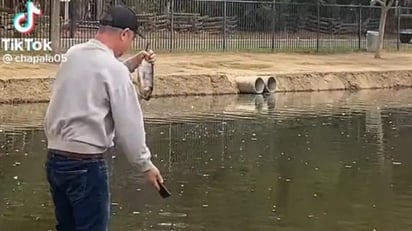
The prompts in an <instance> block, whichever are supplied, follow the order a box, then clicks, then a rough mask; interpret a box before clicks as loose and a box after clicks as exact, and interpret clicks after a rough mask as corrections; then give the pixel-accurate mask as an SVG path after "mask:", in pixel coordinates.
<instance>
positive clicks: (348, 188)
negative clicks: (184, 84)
mask: <svg viewBox="0 0 412 231" xmlns="http://www.w3.org/2000/svg"><path fill="white" fill-rule="evenodd" d="M411 93H412V91H410V90H402V91H362V92H359V93H353V94H349V93H347V92H333V93H296V94H276V95H269V96H267V95H265V96H223V97H190V98H171V99H155V100H151V101H150V102H149V103H146V104H145V105H144V110H145V114H146V118H147V133H148V142H149V146H150V147H151V149H152V152H153V154H154V156H155V162H156V163H157V164H158V165H159V167H160V168H161V170H162V171H163V172H164V174H165V177H166V179H167V185H168V187H169V188H170V189H171V191H172V192H173V197H172V198H170V199H168V200H162V199H160V197H159V196H158V195H157V194H156V193H154V192H153V191H152V190H151V189H149V188H147V187H146V186H145V185H144V184H142V183H141V181H140V180H139V177H138V175H137V174H136V173H135V171H133V169H131V168H130V166H129V164H128V162H127V160H126V159H125V158H123V156H122V155H118V156H116V157H117V158H115V159H113V161H112V163H111V164H112V188H113V189H112V192H113V222H112V230H144V229H146V230H223V231H225V230H280V231H283V230H285V231H286V230H287V231H289V230H305V231H307V230H309V231H310V230H313V231H315V230H316V231H319V230H325V231H326V230H327V231H329V230H348V231H349V230H351V231H352V230H373V229H376V230H411V229H412V219H411V218H412V215H411V214H412V201H411V199H412V178H411V177H410V166H411V164H412V157H411V155H410V152H409V149H408V148H409V145H408V142H410V140H411V138H412V126H411V125H412V119H411V113H412V106H411V103H412V94H411ZM45 107H46V105H44V104H43V105H37V104H36V105H19V106H9V105H1V106H0V120H1V123H0V124H1V125H0V130H1V132H0V144H1V149H0V184H1V185H2V187H0V203H1V206H0V230H49V229H52V228H53V227H52V226H53V214H52V204H51V201H50V199H49V198H50V197H49V194H48V190H47V184H46V181H45V178H44V173H43V171H42V165H43V160H44V157H45V143H44V134H43V133H42V131H41V124H42V117H43V114H44V110H45Z"/></svg>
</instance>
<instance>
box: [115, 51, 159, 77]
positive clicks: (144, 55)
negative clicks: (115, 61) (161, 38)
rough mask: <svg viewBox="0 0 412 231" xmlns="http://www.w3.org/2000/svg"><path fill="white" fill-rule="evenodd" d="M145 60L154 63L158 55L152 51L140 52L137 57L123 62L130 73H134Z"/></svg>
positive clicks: (134, 56)
mask: <svg viewBox="0 0 412 231" xmlns="http://www.w3.org/2000/svg"><path fill="white" fill-rule="evenodd" d="M143 60H146V61H147V62H149V63H154V62H155V60H156V55H155V53H154V52H153V51H152V50H149V51H140V52H139V53H137V54H136V55H133V56H132V57H130V58H128V59H126V60H125V61H123V64H124V65H126V67H127V68H128V69H129V72H130V73H133V72H134V71H135V70H136V68H137V67H138V66H140V64H142V62H143Z"/></svg>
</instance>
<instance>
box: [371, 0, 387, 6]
mask: <svg viewBox="0 0 412 231" xmlns="http://www.w3.org/2000/svg"><path fill="white" fill-rule="evenodd" d="M373 2H374V3H375V2H377V3H379V5H381V6H385V2H384V1H382V0H373Z"/></svg>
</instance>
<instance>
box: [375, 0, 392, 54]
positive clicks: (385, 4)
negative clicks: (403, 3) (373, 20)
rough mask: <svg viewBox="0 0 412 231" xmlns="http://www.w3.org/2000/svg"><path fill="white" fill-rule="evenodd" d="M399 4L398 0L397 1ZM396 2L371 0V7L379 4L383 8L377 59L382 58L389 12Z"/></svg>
mask: <svg viewBox="0 0 412 231" xmlns="http://www.w3.org/2000/svg"><path fill="white" fill-rule="evenodd" d="M396 2H398V0H396ZM394 3H395V0H371V5H376V4H379V5H380V7H381V17H380V22H379V36H378V43H377V44H378V45H377V47H376V52H375V58H382V54H381V53H382V49H383V41H384V40H383V38H384V36H385V26H386V18H387V15H388V11H389V10H390V9H391V8H392V6H393V4H394Z"/></svg>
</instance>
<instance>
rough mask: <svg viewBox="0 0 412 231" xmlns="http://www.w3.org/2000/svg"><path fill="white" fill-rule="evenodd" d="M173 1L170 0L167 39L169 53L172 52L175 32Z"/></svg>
mask: <svg viewBox="0 0 412 231" xmlns="http://www.w3.org/2000/svg"><path fill="white" fill-rule="evenodd" d="M174 2H175V0H170V38H169V49H170V52H173V50H174V38H175V31H174V24H175V22H174V21H175V20H174V7H175V4H174Z"/></svg>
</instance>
